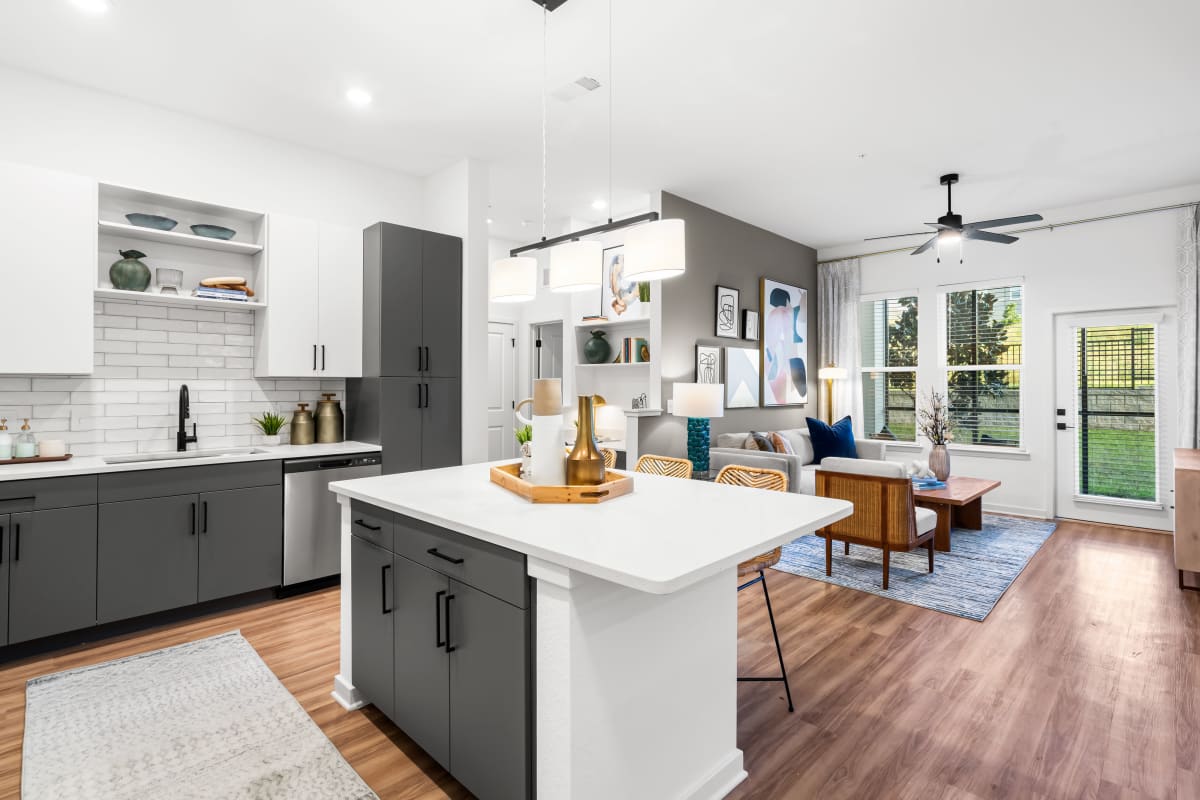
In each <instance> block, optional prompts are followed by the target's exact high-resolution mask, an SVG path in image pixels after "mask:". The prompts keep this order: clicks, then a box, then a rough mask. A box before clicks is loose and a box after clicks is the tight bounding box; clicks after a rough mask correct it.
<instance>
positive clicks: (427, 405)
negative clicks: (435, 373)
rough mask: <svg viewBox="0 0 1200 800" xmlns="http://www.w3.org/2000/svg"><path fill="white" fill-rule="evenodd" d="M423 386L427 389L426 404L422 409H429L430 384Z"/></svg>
mask: <svg viewBox="0 0 1200 800" xmlns="http://www.w3.org/2000/svg"><path fill="white" fill-rule="evenodd" d="M421 385H422V386H424V387H425V404H424V405H423V406H421V407H422V408H429V384H428V383H422V384H421Z"/></svg>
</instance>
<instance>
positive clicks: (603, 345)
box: [583, 331, 612, 364]
mask: <svg viewBox="0 0 1200 800" xmlns="http://www.w3.org/2000/svg"><path fill="white" fill-rule="evenodd" d="M604 335H605V334H604V331H592V338H590V339H588V340H587V341H586V342H584V344H583V357H584V358H585V359H586V360H587V363H589V364H607V363H608V359H609V356H611V355H612V345H610V344H609V343H608V339H605V338H604Z"/></svg>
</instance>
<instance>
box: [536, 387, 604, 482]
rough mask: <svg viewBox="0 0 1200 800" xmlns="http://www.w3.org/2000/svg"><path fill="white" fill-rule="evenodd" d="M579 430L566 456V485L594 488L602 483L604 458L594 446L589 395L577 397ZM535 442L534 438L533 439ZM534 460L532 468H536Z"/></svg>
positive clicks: (592, 419) (593, 413)
mask: <svg viewBox="0 0 1200 800" xmlns="http://www.w3.org/2000/svg"><path fill="white" fill-rule="evenodd" d="M578 424H579V429H578V430H577V431H576V433H575V447H574V448H572V449H571V454H570V455H569V456H567V485H568V486H595V485H596V484H600V483H604V456H603V455H601V453H600V448H598V447H597V446H596V419H595V406H594V405H593V398H592V396H591V395H590V394H581V395H579V422H578ZM535 440H536V437H535ZM536 462H537V459H536V457H535V459H534V468H535V469H536V468H537V463H536Z"/></svg>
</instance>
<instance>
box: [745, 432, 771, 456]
mask: <svg viewBox="0 0 1200 800" xmlns="http://www.w3.org/2000/svg"><path fill="white" fill-rule="evenodd" d="M746 449H747V450H761V451H762V452H764V453H774V452H775V445H773V444H771V437H770V434H766V433H759V432H758V431H750V435H749V436H747V437H746Z"/></svg>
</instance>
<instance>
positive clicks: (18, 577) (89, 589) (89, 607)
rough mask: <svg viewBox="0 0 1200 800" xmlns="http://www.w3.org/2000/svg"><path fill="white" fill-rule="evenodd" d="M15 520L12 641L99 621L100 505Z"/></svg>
mask: <svg viewBox="0 0 1200 800" xmlns="http://www.w3.org/2000/svg"><path fill="white" fill-rule="evenodd" d="M9 519H10V523H11V526H12V531H11V535H10V537H9V575H8V577H9V587H8V606H9V620H8V641H9V643H10V644H16V643H18V642H27V641H29V640H30V639H38V638H40V637H42V636H52V635H54V634H56V633H65V632H67V631H73V630H78V629H80V628H87V627H90V626H92V625H95V624H96V506H94V505H87V506H76V507H73V508H54V509H47V510H39V511H24V512H21V513H17V514H11V515H10V517H9Z"/></svg>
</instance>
